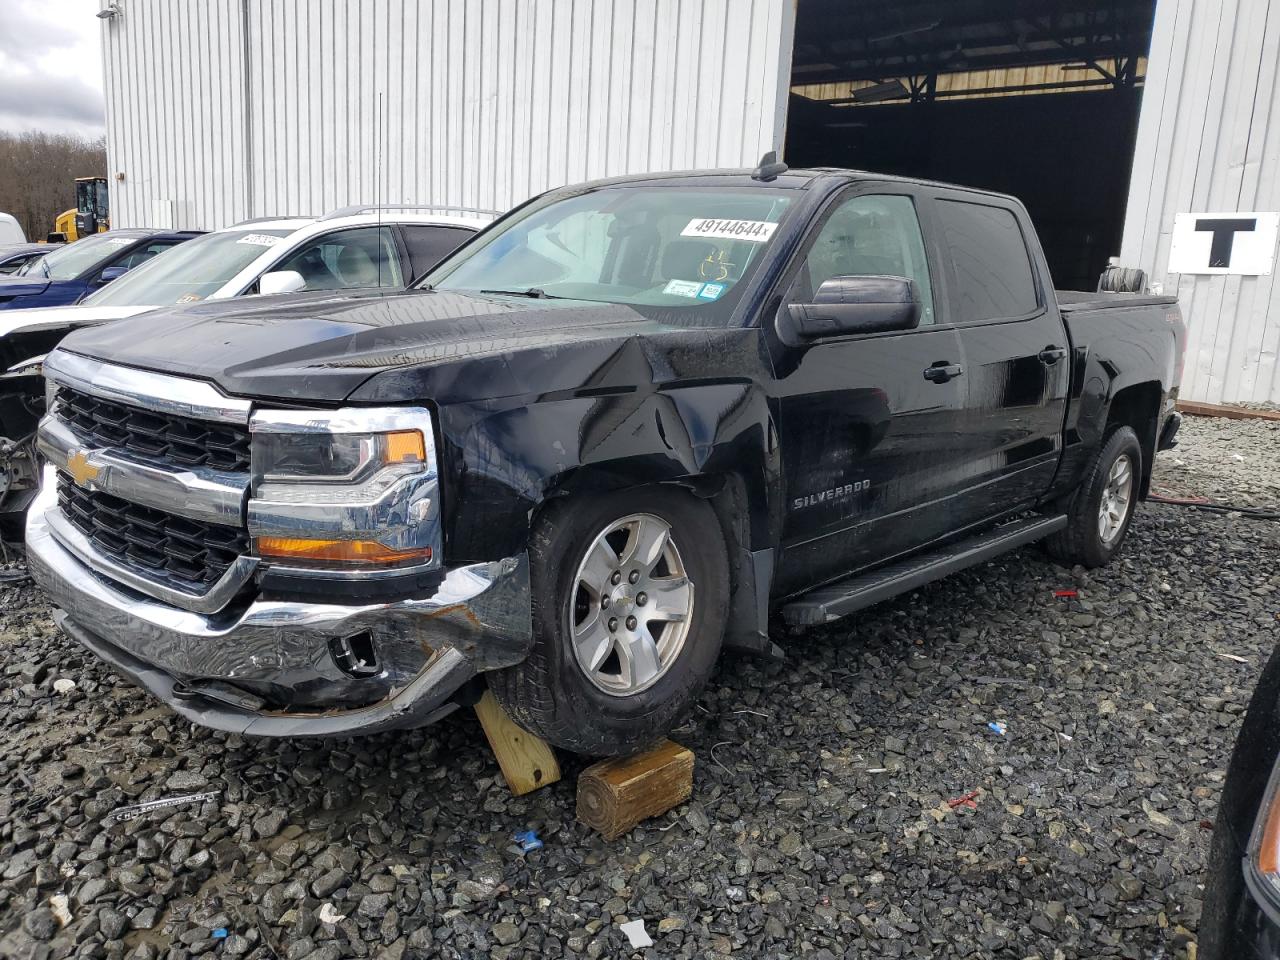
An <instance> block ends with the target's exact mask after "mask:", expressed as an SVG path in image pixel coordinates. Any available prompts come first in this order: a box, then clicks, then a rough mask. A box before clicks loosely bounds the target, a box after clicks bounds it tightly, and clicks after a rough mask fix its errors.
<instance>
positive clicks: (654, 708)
mask: <svg viewBox="0 0 1280 960" xmlns="http://www.w3.org/2000/svg"><path fill="white" fill-rule="evenodd" d="M529 554H530V562H531V565H530V575H531V580H532V588H533V632H534V641H533V649H532V650H531V652H530V654H529V656H528V658H527V659H526V660H524V661H523V662H522V663H519V664H517V665H515V666H513V667H508V668H506V669H503V670H499V671H495V672H494V673H491V674H490V675H489V687H490V689H492V690H493V693H494V696H496V697H497V698H498V701H499V702H500V703H502V705H503V706H504V707H505V708H506V709H507V712H508V713H510V714H511V716H512V717H513V718H514V719H515V720H516V722H517V723H519V724H520V725H521V726H523V727H525V728H526V729H528V730H530V731H532V732H533V733H536V734H537V735H538V736H540V737H542V738H543V739H544V740H546V741H548V742H550V743H552V744H554V745H555V746H558V747H563V748H565V749H567V750H572V751H574V752H576V753H584V754H589V755H597V756H599V755H605V756H611V755H617V754H623V753H629V752H632V751H634V750H636V749H638V748H640V747H643V746H646V745H648V744H649V743H652V742H653V741H655V740H657V739H659V738H661V737H662V736H663V735H664V734H665V733H666V732H667V731H668V730H670V729H671V727H672V726H674V725H675V723H676V722H677V721H678V720H679V718H680V716H681V715H682V714H684V712H685V711H686V710H688V709H689V708H690V707H691V706H692V704H693V701H694V699H695V698H696V697H697V695H698V693H699V692H700V691H701V689H702V687H703V686H704V685H705V684H706V682H707V680H708V678H709V677H710V676H711V672H712V670H713V669H714V667H715V662H716V658H717V656H718V655H719V652H720V644H721V641H722V639H723V635H724V627H725V620H726V617H727V614H728V598H729V568H728V560H727V556H726V550H725V543H724V535H723V533H722V532H721V529H720V524H719V522H718V521H717V519H716V516H715V513H714V511H713V510H712V509H711V507H710V506H709V505H708V504H707V503H706V502H705V501H702V500H699V499H697V498H696V497H694V496H692V495H691V494H689V493H686V492H685V491H683V490H678V489H674V488H668V487H645V488H641V489H638V490H628V491H621V492H618V493H612V494H606V495H604V496H601V497H598V498H592V499H591V500H589V501H582V500H578V499H575V500H571V501H565V502H562V503H557V504H553V505H552V506H551V507H550V508H548V509H547V510H545V511H544V512H543V513H542V515H541V516H540V517H539V518H538V519H537V521H536V522H535V524H534V529H533V532H532V536H531V538H530V547H529Z"/></svg>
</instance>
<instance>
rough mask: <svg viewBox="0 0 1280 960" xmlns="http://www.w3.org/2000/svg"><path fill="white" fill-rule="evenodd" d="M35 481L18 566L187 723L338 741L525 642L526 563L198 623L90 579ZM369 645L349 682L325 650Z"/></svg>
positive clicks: (450, 688)
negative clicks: (362, 671) (371, 660)
mask: <svg viewBox="0 0 1280 960" xmlns="http://www.w3.org/2000/svg"><path fill="white" fill-rule="evenodd" d="M57 509H58V507H57V498H56V492H55V491H54V490H53V489H52V486H51V485H46V488H45V489H43V490H42V491H41V493H40V496H39V497H38V498H37V500H36V502H35V503H34V504H33V505H32V508H31V511H30V513H29V514H28V518H27V563H28V569H29V570H30V572H31V575H32V577H33V578H34V579H35V581H36V582H37V583H38V584H39V585H40V586H41V587H43V588H44V590H45V591H47V592H48V594H49V595H50V597H51V598H52V600H53V602H54V604H55V605H56V606H57V607H58V608H59V614H58V621H59V623H60V625H61V626H62V627H63V629H64V630H66V632H67V633H68V634H70V635H71V636H73V637H74V638H75V639H76V640H78V641H79V642H80V643H81V644H83V645H84V646H85V647H87V648H88V649H89V650H91V651H92V652H93V653H95V654H97V655H98V656H99V657H101V658H102V659H104V660H106V661H108V662H109V663H111V664H112V665H113V666H115V667H116V669H117V670H119V671H120V672H121V673H123V674H124V675H125V676H127V677H128V678H129V679H131V680H133V681H134V682H135V683H137V684H138V685H140V686H142V687H143V688H145V689H146V690H148V691H149V692H150V693H151V694H153V695H154V696H156V697H158V698H159V699H161V700H163V701H164V702H165V703H167V704H168V705H169V706H171V707H172V708H173V709H174V710H175V711H176V712H177V713H179V714H180V715H181V716H183V717H185V718H186V719H188V720H191V721H193V722H195V723H199V724H202V725H203V726H206V727H212V728H214V729H217V730H226V731H230V732H233V733H243V734H251V735H256V736H290V737H317V736H346V735H351V734H365V733H373V732H377V731H381V730H391V729H399V728H404V727H415V726H421V725H423V724H428V723H432V722H434V721H435V720H438V719H439V718H440V717H442V716H444V715H445V714H447V713H450V712H451V711H452V710H454V709H456V706H457V705H456V703H454V702H452V697H453V695H454V694H455V693H456V692H457V691H458V689H459V688H460V687H461V686H462V685H463V684H465V683H466V682H467V681H468V680H470V679H471V678H472V677H474V676H476V675H477V674H478V673H480V672H483V671H485V670H493V669H497V668H500V667H504V666H510V665H512V664H515V663H518V662H520V661H521V660H523V659H524V658H525V656H527V655H528V651H529V647H530V645H531V643H532V623H531V616H530V603H529V564H528V559H527V557H526V556H524V555H521V556H518V557H511V558H507V559H504V560H500V561H496V562H493V563H484V564H473V565H470V566H465V567H456V568H453V569H451V570H448V571H446V572H445V573H444V575H443V577H442V579H441V582H440V584H439V586H438V588H437V589H436V591H435V592H434V594H433V595H432V596H430V597H426V598H415V599H411V600H400V601H395V602H387V603H371V604H364V605H343V604H339V603H332V604H328V603H297V602H289V601H271V600H254V601H252V602H250V603H249V604H248V605H247V606H241V607H240V608H238V609H235V610H224V611H222V612H220V613H217V614H210V615H206V614H200V613H192V612H189V611H186V610H181V609H178V608H176V607H172V606H168V605H166V604H163V603H160V602H158V601H156V600H153V599H151V598H149V597H145V596H142V595H141V594H138V593H135V592H133V591H130V590H128V589H127V588H124V587H121V586H120V585H119V584H117V583H115V582H114V581H111V580H109V579H107V578H105V577H103V576H101V575H100V574H98V573H95V572H94V571H93V570H91V569H90V568H89V567H88V566H87V565H85V564H84V563H83V562H81V560H80V559H79V558H78V557H77V556H76V555H75V554H74V553H72V552H71V551H70V550H68V549H67V548H66V547H65V546H64V545H63V544H62V543H61V542H60V541H59V540H58V539H57V537H56V536H55V534H54V532H53V531H52V530H51V529H50V525H49V521H48V514H49V513H50V511H56V510H57ZM357 635H363V636H366V637H368V638H371V641H372V644H373V647H374V649H375V650H376V652H377V664H378V672H377V673H376V674H375V675H373V676H369V677H354V676H351V675H350V674H349V672H347V671H344V669H343V668H342V667H340V666H339V663H338V661H337V659H335V653H334V643H333V641H342V640H344V639H345V638H350V637H352V636H357Z"/></svg>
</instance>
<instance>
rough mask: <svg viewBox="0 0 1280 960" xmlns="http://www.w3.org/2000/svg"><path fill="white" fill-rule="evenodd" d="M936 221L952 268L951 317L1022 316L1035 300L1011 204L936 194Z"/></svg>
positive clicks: (1030, 310)
mask: <svg viewBox="0 0 1280 960" xmlns="http://www.w3.org/2000/svg"><path fill="white" fill-rule="evenodd" d="M936 207H937V211H938V223H939V225H940V226H941V228H942V239H943V241H944V243H945V246H946V250H947V255H948V256H949V257H950V258H951V268H952V270H953V271H954V273H955V279H956V295H955V308H956V314H957V315H956V320H957V321H958V322H960V323H972V322H974V321H978V320H1000V319H1010V318H1012V317H1025V316H1026V315H1027V314H1029V313H1033V312H1035V310H1036V309H1037V307H1038V306H1039V297H1038V296H1037V295H1036V280H1035V274H1034V273H1032V271H1031V258H1030V255H1029V254H1028V253H1027V241H1026V239H1025V238H1024V237H1023V236H1022V230H1021V229H1020V228H1019V227H1018V219H1017V217H1015V216H1014V215H1013V211H1012V210H1007V209H1005V208H1004V207H992V206H988V205H987V204H985V203H969V202H967V201H961V200H942V199H940V200H938V202H937V204H936Z"/></svg>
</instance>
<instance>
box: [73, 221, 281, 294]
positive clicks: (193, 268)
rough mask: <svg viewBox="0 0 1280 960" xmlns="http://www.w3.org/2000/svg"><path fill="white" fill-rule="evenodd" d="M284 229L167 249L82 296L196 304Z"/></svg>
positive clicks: (213, 237)
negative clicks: (94, 291)
mask: <svg viewBox="0 0 1280 960" xmlns="http://www.w3.org/2000/svg"><path fill="white" fill-rule="evenodd" d="M291 232H292V231H289V230H254V231H252V232H250V231H246V230H234V231H233V230H227V231H223V232H221V233H206V234H205V235H204V236H202V237H196V238H195V239H194V240H188V241H187V242H186V243H183V244H180V245H179V246H176V247H174V248H173V249H172V250H167V251H165V252H164V253H162V254H160V255H159V256H157V257H155V258H154V259H152V260H151V261H149V262H148V263H146V264H144V265H143V266H140V267H138V268H137V269H136V270H130V271H129V272H128V273H126V274H125V275H124V276H123V277H121V278H120V279H119V280H116V281H115V282H113V283H112V284H110V285H109V286H106V287H103V288H102V290H100V291H98V292H97V293H95V294H94V295H93V296H91V297H89V298H88V299H87V300H85V301H84V302H85V303H89V304H93V305H94V306H101V307H162V306H167V305H169V304H172V303H195V302H196V301H197V300H203V299H204V298H205V297H207V296H209V295H210V294H211V293H214V292H216V291H217V290H218V288H220V287H221V286H222V285H223V284H225V283H226V282H227V281H228V280H230V279H231V278H232V277H234V276H235V275H236V274H237V273H239V272H240V271H241V270H243V269H244V268H245V267H247V266H248V265H249V263H250V262H251V261H252V260H254V259H255V258H257V257H258V256H260V255H261V254H263V253H265V252H266V251H267V250H269V249H271V247H273V246H275V245H276V244H277V243H279V242H280V238H281V237H287V236H288V235H289V234H290V233H291Z"/></svg>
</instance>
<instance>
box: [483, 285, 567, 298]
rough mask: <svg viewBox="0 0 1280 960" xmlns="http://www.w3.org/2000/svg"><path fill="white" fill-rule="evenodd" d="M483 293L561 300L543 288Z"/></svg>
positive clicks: (487, 291) (484, 291)
mask: <svg viewBox="0 0 1280 960" xmlns="http://www.w3.org/2000/svg"><path fill="white" fill-rule="evenodd" d="M480 292H481V293H494V294H497V295H498V296H500V297H529V298H530V299H532V300H559V299H561V298H560V297H553V296H551V294H549V293H547V291H545V290H543V289H542V288H541V287H530V288H529V289H527V290H481V291H480Z"/></svg>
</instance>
